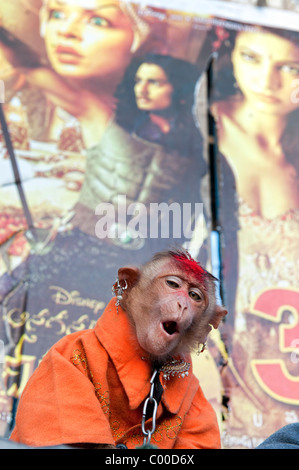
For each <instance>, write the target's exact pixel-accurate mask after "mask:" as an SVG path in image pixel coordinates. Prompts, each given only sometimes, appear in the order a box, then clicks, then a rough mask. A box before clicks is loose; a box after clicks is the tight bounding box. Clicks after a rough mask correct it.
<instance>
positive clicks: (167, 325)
mask: <svg viewBox="0 0 299 470" xmlns="http://www.w3.org/2000/svg"><path fill="white" fill-rule="evenodd" d="M163 328H164V330H165V331H166V333H167V334H169V335H173V334H174V333H177V331H178V329H177V323H176V322H175V321H166V322H164V323H163Z"/></svg>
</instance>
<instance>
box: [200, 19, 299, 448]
mask: <svg viewBox="0 0 299 470" xmlns="http://www.w3.org/2000/svg"><path fill="white" fill-rule="evenodd" d="M258 13H259V11H258V10H257V11H256V13H255V17H254V20H253V21H251V20H252V18H250V17H249V21H248V20H247V23H245V22H244V23H243V22H242V23H240V22H237V23H236V22H235V21H231V20H229V19H227V20H225V21H224V22H223V23H222V24H221V23H220V22H218V24H217V25H216V26H215V28H214V34H215V37H214V39H213V42H214V45H215V54H216V55H215V56H216V59H215V61H214V64H213V65H214V67H213V78H212V82H213V85H212V90H211V94H210V97H209V110H210V113H211V114H212V116H213V118H214V122H215V135H216V140H217V165H218V174H219V185H218V188H219V224H220V226H221V234H222V247H223V250H222V269H223V290H224V296H225V302H226V303H227V306H228V309H229V315H228V317H227V322H226V324H225V325H224V327H223V331H222V333H223V338H225V342H226V348H227V352H228V357H227V358H226V365H225V366H224V367H223V368H222V371H221V377H222V384H223V390H224V397H225V400H224V403H225V405H226V408H227V411H226V421H225V423H223V424H224V426H223V434H222V442H223V446H224V447H225V448H255V447H256V446H257V445H258V444H259V443H260V442H261V441H263V440H264V439H266V438H267V437H268V436H269V435H270V434H272V433H273V432H275V431H276V430H278V429H279V428H281V427H283V426H284V425H286V424H289V423H293V422H298V419H299V407H298V405H299V393H298V392H299V386H298V384H299V364H298V362H299V361H298V358H299V356H298V345H299V325H298V310H299V290H298V272H299V271H298V268H299V251H298V250H299V230H298V224H299V218H298V216H299V212H298V211H299V187H298V170H299V157H298V125H299V87H298V85H299V31H298V27H297V30H293V29H290V28H288V27H287V26H284V27H283V28H281V27H280V25H281V22H282V21H283V17H282V19H281V22H280V23H277V24H276V25H273V24H271V25H270V26H269V24H268V23H267V21H266V19H267V16H266V18H265V16H264V15H263V16H262V15H261V19H262V20H261V19H260V20H259V21H258ZM270 18H271V19H272V20H273V17H271V16H270ZM293 19H294V23H293V24H294V25H295V19H296V20H298V18H296V17H295V18H293ZM269 23H271V22H269Z"/></svg>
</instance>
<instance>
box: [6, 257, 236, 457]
mask: <svg viewBox="0 0 299 470" xmlns="http://www.w3.org/2000/svg"><path fill="white" fill-rule="evenodd" d="M214 282H215V278H214V277H213V276H212V275H211V274H209V273H208V272H207V271H205V270H204V269H203V268H202V267H201V266H200V265H199V264H198V263H197V262H196V261H194V260H193V259H192V258H191V256H190V255H189V253H188V252H186V251H185V250H175V251H167V252H161V253H158V254H156V255H155V256H154V257H153V259H152V260H151V261H149V262H148V263H146V264H145V265H144V266H142V267H141V268H137V267H123V268H120V269H119V271H118V279H117V281H116V282H115V284H114V285H113V288H112V291H113V292H114V294H115V295H116V299H115V298H113V299H112V300H111V301H110V303H109V304H108V306H107V307H106V309H105V311H104V313H103V314H102V316H101V317H100V318H99V320H98V322H97V324H96V326H95V328H94V329H92V330H85V331H81V332H76V333H73V334H71V335H68V336H66V337H65V338H63V339H62V340H60V341H59V342H58V343H57V344H56V345H54V346H53V347H52V348H51V349H50V351H49V352H48V354H47V355H46V356H45V358H44V359H43V361H42V362H41V364H40V366H39V367H38V368H37V370H36V371H35V372H34V374H33V376H32V377H31V379H30V380H29V382H28V384H27V386H26V388H25V391H24V392H23V395H22V397H21V399H20V404H19V407H18V412H17V416H16V426H15V429H14V431H13V433H12V436H11V439H13V440H15V441H19V442H23V443H25V444H27V445H31V446H51V445H58V444H68V445H76V446H80V447H86V446H92V447H94V448H103V447H104V448H106V447H108V448H111V447H112V448H117V447H127V448H129V449H133V448H136V447H140V446H142V445H144V444H145V443H147V444H149V440H150V444H151V445H153V446H154V447H158V448H161V449H184V448H219V447H220V434H219V429H218V424H217V419H216V415H215V412H214V410H213V409H212V407H211V405H210V404H209V403H208V401H207V400H206V398H205V397H204V395H203V393H202V390H201V388H200V386H199V383H198V380H197V378H196V377H195V376H194V374H193V373H192V367H191V356H190V352H191V351H192V350H193V349H194V348H201V347H202V345H203V344H204V343H205V341H206V339H207V336H208V334H209V332H210V331H211V329H212V328H217V327H218V326H219V324H220V322H221V320H222V319H223V317H224V316H225V315H226V313H227V311H226V310H225V309H224V308H223V307H222V306H219V305H216V299H215V285H214ZM153 372H154V374H153ZM153 398H154V399H153ZM147 399H150V402H154V401H155V402H156V405H157V406H156V408H155V407H151V408H150V407H149V409H146V412H145V410H144V408H145V403H146V402H147ZM148 437H150V439H148Z"/></svg>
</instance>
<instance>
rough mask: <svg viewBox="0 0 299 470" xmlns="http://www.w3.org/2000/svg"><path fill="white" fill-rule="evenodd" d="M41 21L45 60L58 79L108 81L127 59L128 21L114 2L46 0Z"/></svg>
mask: <svg viewBox="0 0 299 470" xmlns="http://www.w3.org/2000/svg"><path fill="white" fill-rule="evenodd" d="M42 20H43V30H44V37H45V44H46V50H47V54H48V57H49V60H50V62H51V64H52V66H53V68H54V69H55V71H56V72H57V73H59V74H60V75H62V76H71V77H74V78H79V79H86V78H92V77H103V78H107V79H109V78H110V77H111V78H112V77H114V76H115V75H118V74H119V73H120V72H122V71H123V70H124V68H125V67H126V66H127V64H128V63H129V61H130V59H131V53H130V48H131V45H132V42H133V28H132V21H131V19H130V18H129V16H128V15H126V14H125V12H124V11H123V10H122V9H121V8H120V4H119V2H118V1H117V0H49V1H48V2H46V9H45V14H44V18H43V19H42Z"/></svg>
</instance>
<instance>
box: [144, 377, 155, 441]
mask: <svg viewBox="0 0 299 470" xmlns="http://www.w3.org/2000/svg"><path fill="white" fill-rule="evenodd" d="M158 372H159V371H158V370H157V369H156V370H155V371H154V373H153V375H152V378H151V380H150V383H151V389H150V394H149V396H148V398H147V399H146V400H145V402H144V405H143V413H142V421H141V429H142V433H143V435H144V440H143V445H148V444H150V441H151V437H152V434H153V433H154V432H155V429H156V416H157V409H158V402H157V400H156V399H155V398H154V388H155V383H154V382H155V377H156V375H157V373H158ZM149 403H152V404H153V406H154V408H153V412H152V429H145V421H146V414H147V407H148V404H149Z"/></svg>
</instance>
